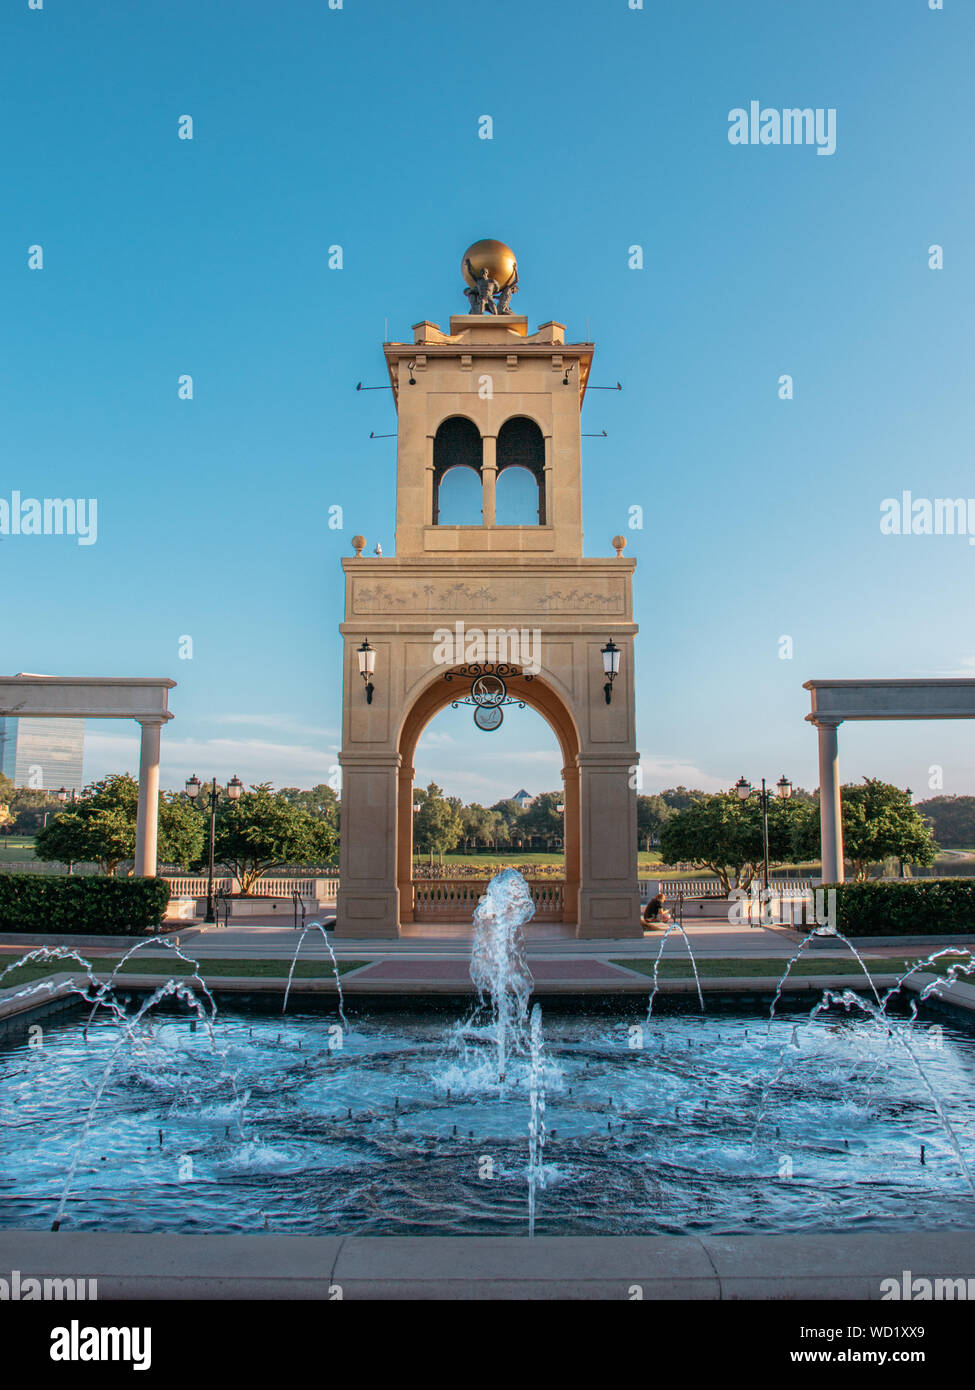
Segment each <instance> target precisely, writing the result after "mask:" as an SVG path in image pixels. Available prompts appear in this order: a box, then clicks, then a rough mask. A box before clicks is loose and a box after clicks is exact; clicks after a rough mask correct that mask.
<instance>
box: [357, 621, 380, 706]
mask: <svg viewBox="0 0 975 1390" xmlns="http://www.w3.org/2000/svg"><path fill="white" fill-rule="evenodd" d="M356 656H357V657H358V659H359V675H360V676H361V677H362V679H363V680H364V681H365V683H366V704H367V705H371V704H372V693H373V691H374V690H375V688H376V687H375V686H374V685H373V683H372V676H373V672H374V671H375V669H376V649H375V647H372V646H370V645H369V638H368V637H367V638H366V640H365V641H364V642H363V644H362V646H361V647H357V648H356Z"/></svg>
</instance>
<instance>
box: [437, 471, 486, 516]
mask: <svg viewBox="0 0 975 1390" xmlns="http://www.w3.org/2000/svg"><path fill="white" fill-rule="evenodd" d="M481 500H482V499H481V475H480V474H479V473H475V472H474V470H473V468H465V467H463V466H461V467H459V468H448V469H447V471H446V473H445V474H444V475H443V477H442V478H441V479H440V482H439V483H438V484H437V496H436V509H435V512H434V516H435V518H436V520H435V522H434V524H435V525H437V526H480V525H481V523H482V521H483V514H482V508H481Z"/></svg>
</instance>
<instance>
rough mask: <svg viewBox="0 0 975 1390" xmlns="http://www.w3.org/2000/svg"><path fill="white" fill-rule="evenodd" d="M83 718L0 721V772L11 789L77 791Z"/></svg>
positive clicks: (80, 787)
mask: <svg viewBox="0 0 975 1390" xmlns="http://www.w3.org/2000/svg"><path fill="white" fill-rule="evenodd" d="M84 749H85V721H84V720H83V719H8V718H0V772H2V773H3V775H4V776H5V777H9V778H10V780H11V782H13V784H14V786H15V787H35V788H37V790H39V791H46V792H56V791H57V790H58V789H59V788H60V787H66V788H67V790H68V791H69V792H70V791H79V792H80V791H81V789H82V787H83V785H84V782H83V780H82V763H83V760H84Z"/></svg>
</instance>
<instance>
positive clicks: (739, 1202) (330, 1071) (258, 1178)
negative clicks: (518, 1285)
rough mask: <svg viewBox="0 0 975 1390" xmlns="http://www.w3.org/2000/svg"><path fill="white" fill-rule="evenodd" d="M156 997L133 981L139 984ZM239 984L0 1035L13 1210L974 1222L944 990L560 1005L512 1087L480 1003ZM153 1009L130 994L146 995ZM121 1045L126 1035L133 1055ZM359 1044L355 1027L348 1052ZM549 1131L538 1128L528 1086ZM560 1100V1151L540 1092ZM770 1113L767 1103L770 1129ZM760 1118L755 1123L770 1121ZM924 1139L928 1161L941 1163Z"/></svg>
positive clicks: (968, 1133)
mask: <svg viewBox="0 0 975 1390" xmlns="http://www.w3.org/2000/svg"><path fill="white" fill-rule="evenodd" d="M135 997H136V998H137V997H138V996H137V994H136V995H135ZM307 1000H308V996H298V997H297V998H293V999H292V1002H291V1005H290V1011H289V1013H288V1014H287V1015H285V1016H284V1017H282V1016H281V1013H280V999H277V1000H276V1001H275V1002H273V1003H268V1002H265V1003H264V1004H263V1006H262V1005H261V1004H260V1003H256V1002H255V1003H253V1004H244V1003H242V1002H241V1001H239V1000H237V999H229V1000H228V999H226V998H224V999H221V1001H220V1009H219V1013H218V1016H217V1019H216V1022H215V1025H214V1036H215V1038H216V1040H217V1042H218V1044H219V1046H218V1049H217V1050H215V1049H214V1041H213V1039H212V1038H211V1037H210V1036H209V1035H208V1030H207V1029H206V1028H204V1027H201V1026H198V1023H197V1020H196V1018H195V1017H194V1015H193V1014H192V1013H191V1012H190V1011H189V1010H186V1009H184V1008H182V1007H181V1006H180V1005H179V1004H178V1003H177V1002H175V1001H172V1000H170V1001H164V1002H163V1003H162V1004H161V1005H160V1006H159V1007H158V1008H157V1009H156V1011H155V1012H153V1013H151V1014H147V1015H146V1017H145V1018H144V1019H143V1020H142V1021H141V1022H140V1023H139V1024H138V1025H137V1026H135V1027H134V1028H132V1030H131V1031H130V1032H129V1034H128V1036H125V1030H124V1029H122V1028H121V1027H120V1024H119V1022H118V1020H117V1019H116V1018H114V1017H113V1016H111V1015H110V1014H108V1013H106V1012H105V1011H102V1010H100V1011H99V1012H98V1013H97V1014H96V1016H95V1018H94V1019H93V1020H92V1022H91V1024H90V1026H89V1027H88V1031H87V1040H85V1037H84V1025H85V1023H86V1022H87V1019H88V1015H89V1013H90V1004H89V1005H87V1006H86V1005H84V1004H82V1003H79V1004H78V1005H77V1006H72V1008H71V1009H69V1010H67V1011H65V1012H63V1013H61V1014H58V1015H56V1016H53V1015H52V1016H48V1017H46V1018H44V1020H43V1046H36V1045H34V1044H35V1043H36V1037H32V1036H31V1035H29V1034H28V1022H25V1023H24V1024H23V1028H22V1035H21V1036H18V1035H16V1034H15V1033H13V1032H11V1033H10V1034H9V1035H8V1040H7V1042H6V1043H5V1044H4V1046H3V1047H2V1048H0V1224H2V1225H4V1226H10V1227H14V1226H15V1227H33V1228H36V1229H49V1228H50V1226H51V1222H52V1219H53V1218H54V1216H55V1213H56V1211H57V1208H58V1205H59V1202H60V1200H61V1197H62V1193H63V1188H64V1181H65V1174H66V1173H67V1172H68V1170H69V1168H70V1165H71V1162H72V1158H73V1156H74V1154H75V1151H76V1150H77V1149H78V1145H79V1140H81V1138H82V1133H83V1127H84V1125H85V1122H86V1119H87V1118H88V1109H89V1106H90V1104H91V1100H92V1097H93V1096H94V1094H95V1092H96V1090H97V1088H98V1087H99V1085H100V1084H101V1082H102V1079H103V1077H104V1073H105V1071H106V1068H107V1066H108V1063H109V1061H110V1060H111V1058H112V1056H113V1054H114V1055H115V1062H114V1066H113V1068H112V1070H111V1072H110V1075H109V1078H108V1081H107V1082H106V1084H105V1086H104V1090H103V1092H102V1094H101V1096H100V1099H99V1101H98V1104H97V1106H96V1107H95V1108H94V1110H93V1113H92V1115H91V1122H90V1127H89V1129H88V1132H87V1135H86V1136H85V1137H84V1142H83V1146H82V1148H81V1150H80V1152H79V1156H78V1162H77V1165H76V1168H75V1172H74V1175H73V1178H72V1181H71V1186H70V1191H69V1193H68V1196H67V1201H66V1204H65V1211H64V1219H63V1223H62V1226H63V1228H64V1229H88V1230H93V1229H99V1230H119V1231H121V1230H125V1231H170V1232H260V1231H265V1230H269V1231H276V1232H279V1233H285V1234H328V1233H333V1232H343V1233H354V1234H362V1235H417V1234H423V1235H489V1234H511V1235H524V1234H526V1231H527V1215H528V1208H527V1203H528V1192H529V1186H530V1183H529V1176H530V1173H529V1150H530V1146H531V1147H532V1149H533V1152H534V1153H535V1154H536V1160H537V1164H539V1165H540V1167H539V1168H538V1169H537V1171H535V1172H534V1182H533V1183H532V1184H531V1187H532V1192H533V1194H534V1229H535V1232H536V1234H539V1235H572V1234H577V1235H600V1234H602V1235H622V1234H627V1235H654V1234H661V1233H669V1234H673V1233H686V1232H696V1233H703V1232H713V1233H758V1232H773V1231H774V1232H783V1231H797V1232H799V1231H803V1232H813V1231H862V1230H867V1229H875V1230H906V1229H911V1230H917V1229H919V1228H921V1229H923V1228H928V1229H939V1228H947V1227H952V1226H967V1227H975V1197H973V1194H972V1190H971V1187H970V1186H969V1184H968V1182H967V1181H966V1179H965V1176H964V1174H963V1173H962V1171H961V1168H960V1166H959V1163H958V1158H957V1156H956V1154H955V1152H954V1151H953V1149H952V1146H951V1144H950V1143H949V1140H948V1138H947V1136H946V1133H945V1130H944V1127H943V1125H942V1122H941V1121H940V1119H939V1117H938V1115H937V1114H936V1112H935V1109H934V1107H933V1106H932V1103H931V1098H930V1094H929V1092H928V1090H927V1089H926V1087H925V1085H924V1084H922V1082H921V1080H920V1078H919V1076H918V1074H917V1072H916V1069H915V1068H914V1067H913V1065H912V1063H911V1061H910V1058H909V1056H908V1055H907V1053H906V1051H905V1049H904V1048H903V1047H902V1046H900V1045H899V1044H898V1034H899V1032H900V1030H907V1029H908V1028H910V1030H911V1032H910V1038H911V1046H912V1048H913V1050H914V1052H915V1054H916V1055H917V1056H918V1058H919V1059H920V1060H921V1062H922V1064H923V1067H924V1071H925V1074H926V1076H927V1078H928V1081H929V1083H930V1085H931V1086H932V1087H933V1088H934V1089H935V1090H936V1091H937V1093H938V1095H939V1097H940V1098H941V1102H942V1105H943V1106H944V1109H945V1112H946V1114H947V1117H948V1119H949V1120H950V1122H951V1126H952V1129H953V1131H954V1134H955V1136H956V1139H957V1142H958V1144H959V1145H960V1147H961V1150H962V1153H963V1155H964V1157H965V1159H966V1161H967V1162H968V1165H969V1167H972V1166H973V1162H975V1034H973V1032H972V1031H970V1030H969V1029H968V1028H967V1026H963V1025H962V1024H959V1023H956V1022H953V1021H951V1020H950V1019H949V1018H946V1017H944V1016H941V1015H935V1014H928V1013H926V1012H925V1011H924V1010H923V1009H922V1013H921V1016H920V1017H919V1019H918V1021H917V1022H915V1023H913V1024H910V1023H909V1022H908V1021H907V1019H906V1018H898V1017H894V1016H892V1017H891V1018H890V1020H889V1031H888V1025H887V1024H886V1023H884V1024H878V1023H877V1022H875V1021H874V1020H872V1019H870V1018H868V1017H865V1016H863V1015H862V1014H859V1013H857V1012H856V1011H852V1012H848V1011H847V1010H846V1009H845V1008H844V1007H842V1005H840V1004H838V1003H834V1005H833V1006H832V1007H831V1008H830V1009H829V1010H828V1011H827V1012H823V1013H821V1014H820V1015H819V1016H818V1017H816V1018H815V1019H812V1020H810V1018H809V1010H808V1004H807V1005H806V1006H805V1007H804V1008H803V1010H802V1011H801V1012H796V1011H795V1010H794V1009H792V1008H791V1007H790V1006H789V1005H788V1003H787V1002H786V1003H785V1004H781V1003H780V1005H779V1008H778V1011H777V1013H776V1016H775V1018H774V1019H772V1020H771V1021H770V1020H769V1018H768V1006H767V1003H766V1004H765V1005H764V1006H756V1010H755V1012H754V1013H752V1014H749V1013H742V1012H736V1013H734V1014H732V1013H729V1012H727V1011H722V1010H720V1009H718V1008H716V1006H715V1004H714V1002H713V1001H712V1000H710V999H709V1001H708V1012H707V1013H706V1014H705V1015H703V1016H702V1015H701V1014H700V1013H699V1012H698V1009H697V1002H696V1000H695V1001H694V1002H693V1005H688V1006H687V1007H686V1008H683V1007H681V1006H679V1005H678V1004H676V1003H674V1002H671V1001H670V1000H668V999H666V998H664V999H662V1000H658V1003H657V1005H656V1008H655V1011H654V1014H653V1017H652V1018H651V1019H650V1020H647V1019H646V1017H645V1011H646V1005H645V1003H643V1004H642V1005H641V1004H640V1003H639V1002H638V1001H635V1000H633V1001H628V1000H626V999H613V1000H605V1001H601V1002H597V1001H590V1002H588V1003H587V1004H586V1005H585V1006H584V1007H583V1006H582V1005H580V1006H578V1007H572V1006H570V1004H569V1003H568V1002H566V1001H563V1002H562V1003H561V1004H559V1003H555V1002H552V1003H547V1004H545V1006H544V1020H543V1028H544V1052H543V1054H542V1057H541V1060H539V1057H538V1056H537V1055H536V1057H535V1059H534V1064H533V1062H532V1057H531V1054H530V1053H528V1054H525V1055H521V1054H518V1055H516V1056H512V1057H511V1058H510V1059H509V1061H508V1063H506V1075H505V1077H504V1079H503V1082H502V1083H501V1084H500V1085H499V1084H498V1077H497V1067H496V1061H495V1053H494V1049H493V1044H492V1042H491V1040H490V1037H489V1034H490V1029H485V1030H480V1031H479V1030H478V1029H477V1028H472V1027H466V1028H465V1027H463V1026H459V1023H458V1020H459V1018H460V1015H461V1011H462V1010H461V1006H459V1005H458V1004H456V1003H454V1004H450V1003H447V1002H445V1003H442V1004H435V1003H433V1004H430V1005H429V1006H426V1005H425V1006H424V1007H423V1008H422V1010H420V1009H415V1010H405V1009H398V1010H393V1009H388V1008H379V1007H374V1006H371V1005H366V1004H365V1003H364V1002H363V1001H356V1003H354V1004H350V1003H349V1002H348V1001H347V1003H346V1010H347V1012H348V1014H349V1023H350V1027H349V1029H348V1030H346V1029H343V1028H340V1027H339V1026H338V1019H337V1017H336V1013H335V1001H334V999H330V1000H329V999H322V1000H321V1004H320V1006H319V1005H318V1004H317V1002H316V1003H313V1004H311V1005H309V1003H308V1002H307ZM135 1008H136V1003H135V1002H134V1001H133V1000H131V999H130V1001H129V1008H128V1011H129V1014H130V1015H131V1014H132V1013H133V1012H134V1010H135ZM120 1038H124V1041H123V1045H122V1046H121V1047H120V1046H119V1043H120ZM339 1044H341V1045H339ZM533 1088H534V1093H535V1124H536V1129H535V1132H534V1134H535V1139H534V1143H533V1144H531V1145H530V1128H531V1124H532V1105H531V1096H532V1090H533ZM539 1094H541V1095H543V1096H544V1145H543V1146H542V1145H541V1144H540V1143H539V1142H538V1138H539V1134H538V1128H537V1122H538V1101H539ZM759 1120H760V1123H759ZM756 1125H757V1128H756ZM922 1146H923V1162H922Z"/></svg>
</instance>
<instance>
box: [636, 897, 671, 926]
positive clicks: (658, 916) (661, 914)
mask: <svg viewBox="0 0 975 1390" xmlns="http://www.w3.org/2000/svg"><path fill="white" fill-rule="evenodd" d="M666 901H667V894H666V893H665V892H663V890H661V891H660V892H659V893H658V894H657V896H656V897H655V898H651V899H650V901H649V902H648V903H647V905H646V907H645V908H644V909H643V916H642V917H641V918H640V921H641V923H642V925H643V929H644V931H646V929H647V927H659V926H661V925H663V923H665V922H670V921H671V920H672V918H671V915H670V913H669V912H668V911H667V909H666V907H664V903H665V902H666Z"/></svg>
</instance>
